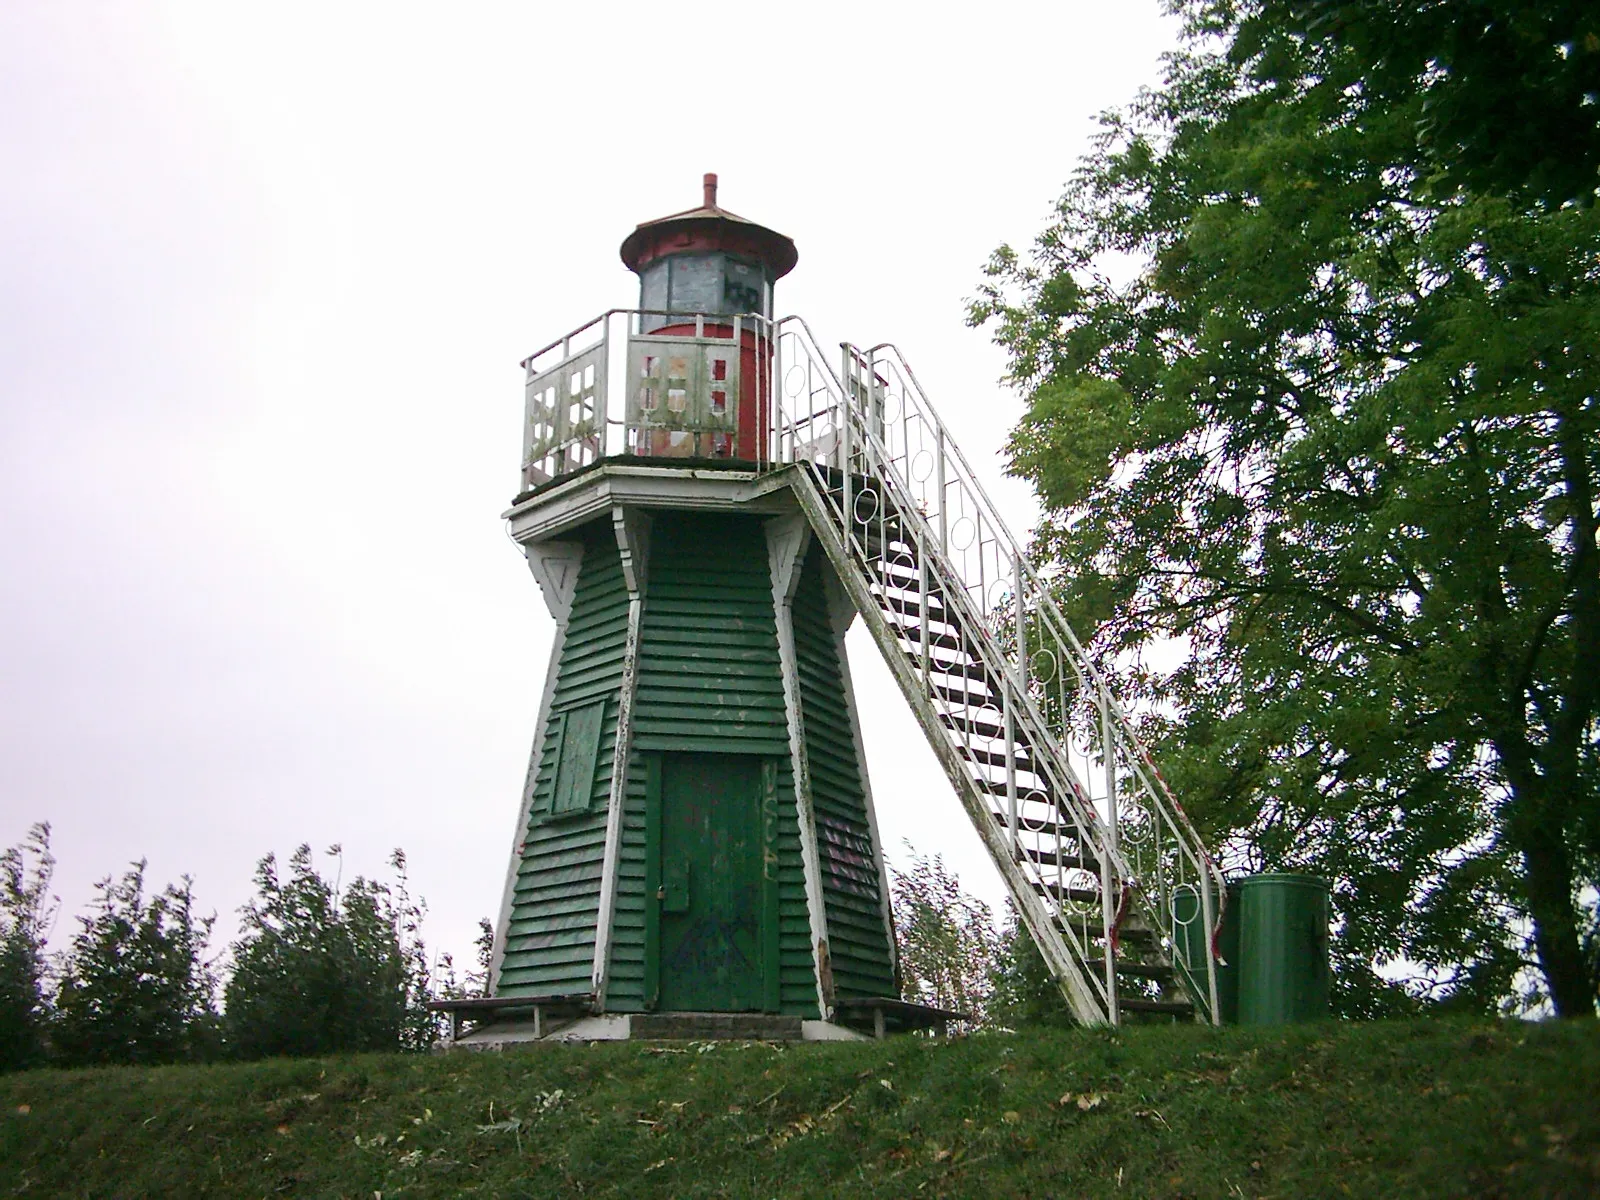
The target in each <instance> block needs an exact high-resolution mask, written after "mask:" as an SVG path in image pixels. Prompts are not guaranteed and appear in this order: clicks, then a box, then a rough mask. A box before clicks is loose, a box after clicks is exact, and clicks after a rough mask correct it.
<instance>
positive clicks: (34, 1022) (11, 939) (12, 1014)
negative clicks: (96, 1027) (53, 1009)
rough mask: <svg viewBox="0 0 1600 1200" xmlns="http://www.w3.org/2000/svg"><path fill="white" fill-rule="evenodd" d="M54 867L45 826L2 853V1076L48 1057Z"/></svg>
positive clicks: (0, 869) (0, 1003)
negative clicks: (49, 942)
mask: <svg viewBox="0 0 1600 1200" xmlns="http://www.w3.org/2000/svg"><path fill="white" fill-rule="evenodd" d="M55 865H56V860H55V858H54V857H52V855H51V854H50V826H49V825H47V824H43V823H41V824H38V825H35V826H33V827H32V828H31V829H29V830H28V836H27V837H26V838H24V839H23V840H22V842H21V843H20V844H19V845H16V846H12V847H10V848H8V849H7V850H6V851H5V853H3V854H0V1071H7V1070H15V1069H17V1068H19V1067H28V1066H32V1065H34V1064H35V1063H38V1062H40V1061H41V1060H42V1059H43V1057H44V1050H45V1044H44V1031H45V1026H46V1024H47V1022H48V1019H49V1006H48V1004H47V1003H46V997H45V992H44V974H45V970H44V968H45V950H44V946H45V937H46V936H47V935H48V933H49V931H50V926H51V925H52V924H54V922H55V914H56V909H57V902H56V900H55V898H54V897H52V896H51V895H50V894H49V893H50V877H51V875H52V874H53V873H54V871H55Z"/></svg>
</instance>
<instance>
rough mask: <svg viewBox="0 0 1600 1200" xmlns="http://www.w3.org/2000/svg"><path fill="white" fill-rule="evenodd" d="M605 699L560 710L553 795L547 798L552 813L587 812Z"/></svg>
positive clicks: (597, 755) (598, 750) (603, 718)
mask: <svg viewBox="0 0 1600 1200" xmlns="http://www.w3.org/2000/svg"><path fill="white" fill-rule="evenodd" d="M605 715H606V702H605V701H604V700H596V701H595V702H594V703H593V704H585V705H582V706H580V707H578V708H571V709H568V710H567V711H566V712H564V713H562V714H561V746H560V749H559V750H558V751H557V760H556V786H555V795H554V796H553V797H552V798H551V802H550V812H551V815H552V816H560V815H561V814H562V813H575V812H588V811H589V802H590V798H591V794H592V793H593V791H594V769H595V762H596V759H597V758H598V757H599V754H600V730H601V727H602V726H603V725H604V723H605Z"/></svg>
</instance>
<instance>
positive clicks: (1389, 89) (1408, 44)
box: [1236, 0, 1600, 207]
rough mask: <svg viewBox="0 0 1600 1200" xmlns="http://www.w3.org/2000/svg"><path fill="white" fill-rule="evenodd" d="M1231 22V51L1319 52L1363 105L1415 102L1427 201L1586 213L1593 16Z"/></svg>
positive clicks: (1563, 11)
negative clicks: (1292, 47) (1481, 198)
mask: <svg viewBox="0 0 1600 1200" xmlns="http://www.w3.org/2000/svg"><path fill="white" fill-rule="evenodd" d="M1241 16H1242V19H1241V21H1240V27H1239V28H1240V37H1239V40H1238V42H1237V43H1236V49H1245V50H1248V48H1249V47H1250V46H1251V45H1252V44H1253V43H1254V41H1255V39H1256V38H1257V37H1258V36H1260V37H1262V38H1263V39H1264V40H1266V41H1271V40H1273V39H1274V38H1276V37H1279V36H1281V35H1282V34H1284V33H1288V34H1291V35H1293V36H1296V37H1300V38H1307V39H1314V40H1318V41H1322V42H1326V43H1328V44H1331V45H1335V46H1338V47H1340V48H1342V49H1344V50H1347V51H1349V52H1351V53H1352V54H1353V55H1354V56H1355V58H1356V60H1357V61H1359V62H1360V63H1361V64H1362V66H1363V72H1362V77H1361V81H1360V86H1361V88H1362V90H1363V91H1364V92H1365V94H1366V95H1367V96H1368V97H1370V98H1371V100H1372V101H1374V102H1376V103H1379V104H1382V105H1385V106H1393V105H1406V106H1408V107H1409V105H1410V102H1411V101H1412V100H1413V99H1416V100H1420V102H1421V103H1420V107H1419V109H1418V114H1419V125H1418V146H1419V148H1420V149H1421V151H1422V152H1423V154H1424V156H1425V161H1426V164H1427V166H1428V168H1429V177H1428V178H1427V179H1426V180H1424V181H1423V182H1424V183H1425V184H1426V185H1427V187H1428V189H1429V190H1430V191H1431V192H1432V193H1433V194H1434V195H1435V196H1440V195H1447V194H1449V193H1452V192H1457V191H1463V192H1473V193H1480V194H1482V193H1488V194H1512V195H1516V196H1518V197H1520V198H1522V199H1524V200H1527V201H1531V202H1536V203H1540V204H1544V205H1547V206H1551V207H1555V206H1559V205H1561V204H1563V203H1579V204H1586V205H1587V204H1592V203H1593V202H1594V197H1595V190H1596V187H1597V186H1600V16H1597V15H1596V10H1595V6H1594V5H1593V4H1591V3H1584V2H1581V0H1467V2H1465V3H1462V2H1460V0H1457V2H1454V3H1449V4H1443V3H1416V2H1412V3H1396V2H1395V0H1264V2H1263V3H1262V4H1261V5H1260V6H1259V9H1254V10H1252V9H1251V8H1246V9H1243V10H1241ZM1258 30H1259V34H1258ZM1267 69H1268V70H1270V69H1271V68H1270V67H1268V68H1267Z"/></svg>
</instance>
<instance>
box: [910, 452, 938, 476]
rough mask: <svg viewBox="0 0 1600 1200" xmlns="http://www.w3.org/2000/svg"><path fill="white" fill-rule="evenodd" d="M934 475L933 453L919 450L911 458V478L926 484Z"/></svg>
mask: <svg viewBox="0 0 1600 1200" xmlns="http://www.w3.org/2000/svg"><path fill="white" fill-rule="evenodd" d="M932 474H933V451H931V450H918V451H917V452H916V453H915V454H914V455H912V456H911V478H913V479H915V480H916V481H917V482H918V483H926V482H927V480H928V476H929V475H932Z"/></svg>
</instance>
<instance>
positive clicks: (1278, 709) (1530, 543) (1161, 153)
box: [972, 0, 1600, 1015]
mask: <svg viewBox="0 0 1600 1200" xmlns="http://www.w3.org/2000/svg"><path fill="white" fill-rule="evenodd" d="M1307 7H1308V6H1307V5H1300V6H1298V7H1297V6H1296V5H1294V4H1290V3H1287V2H1286V3H1284V4H1278V3H1271V2H1269V0H1245V2H1240V3H1230V2H1227V0H1214V2H1212V0H1189V2H1188V3H1185V4H1182V5H1181V6H1179V10H1180V11H1181V12H1182V13H1183V15H1184V17H1185V22H1186V33H1187V41H1186V44H1185V48H1184V49H1183V50H1182V51H1180V52H1178V53H1176V54H1174V55H1172V56H1171V57H1170V58H1169V59H1168V60H1167V66H1166V77H1165V81H1164V84H1163V85H1162V86H1161V87H1160V88H1159V89H1156V90H1153V91H1150V92H1147V93H1145V94H1143V95H1141V96H1140V97H1138V98H1137V99H1136V100H1135V101H1134V102H1133V103H1132V104H1131V105H1130V106H1129V107H1128V108H1126V109H1124V110H1122V111H1118V112H1114V113H1111V114H1108V115H1107V116H1106V117H1105V118H1104V128H1103V131H1102V134H1101V136H1100V138H1099V140H1098V142H1097V143H1096V146H1095V148H1094V150H1093V151H1092V153H1091V154H1090V155H1089V156H1087V158H1086V159H1085V160H1084V161H1083V163H1082V164H1081V165H1080V167H1079V169H1078V171H1077V173H1076V175H1075V176H1074V178H1073V181H1072V183H1071V184H1070V186H1069V188H1068V190H1067V192H1066V194H1065V195H1064V196H1063V197H1062V199H1061V201H1060V204H1059V206H1058V209H1057V214H1056V219H1055V220H1054V222H1053V223H1052V224H1051V225H1050V227H1049V228H1047V229H1046V230H1045V232H1044V233H1043V234H1042V235H1041V236H1040V238H1039V239H1038V241H1037V243H1036V244H1035V246H1034V248H1033V250H1032V252H1031V254H1029V255H1027V256H1022V255H1018V254H1017V253H1015V252H1014V251H1012V250H1011V249H1009V248H1008V247H1002V248H1001V249H1000V250H999V251H997V252H996V254H995V256H994V258H993V260H992V261H991V263H990V266H989V268H988V274H989V279H988V281H987V282H986V284H985V285H984V287H983V288H982V290H981V292H980V294H979V296H978V298H977V300H976V301H975V303H974V305H973V309H972V318H973V320H974V321H975V322H978V323H983V322H993V324H994V331H995V335H996V338H997V340H998V341H999V342H1000V343H1001V344H1002V345H1003V346H1004V347H1006V349H1007V350H1008V351H1009V354H1010V366H1009V377H1010V379H1011V380H1012V381H1013V382H1014V383H1015V384H1017V385H1018V386H1020V387H1021V388H1022V389H1023V390H1024V391H1025V392H1026V394H1027V397H1028V408H1027V412H1026V414H1025V415H1024V417H1023V419H1022V421H1021V423H1020V424H1019V425H1018V426H1017V428H1016V430H1015V431H1014V433H1013V436H1012V439H1011V442H1010V468H1011V470H1012V471H1014V472H1015V473H1017V474H1019V475H1022V476H1024V477H1026V478H1028V479H1030V480H1031V481H1032V482H1033V483H1034V484H1035V486H1036V487H1037V489H1038V492H1039V494H1040V497H1041V499H1042V501H1043V503H1044V504H1045V506H1046V514H1047V515H1046V519H1045V520H1044V522H1043V524H1042V525H1041V528H1040V530H1039V532H1038V550H1039V552H1040V554H1041V555H1042V556H1043V557H1045V558H1047V559H1049V560H1053V561H1054V562H1055V563H1057V564H1059V567H1060V570H1059V574H1058V576H1057V580H1058V585H1059V593H1060V599H1061V602H1062V603H1063V605H1064V606H1065V609H1066V612H1067V615H1068V618H1069V620H1071V621H1072V623H1073V624H1074V626H1075V627H1076V628H1077V629H1078V630H1079V631H1080V633H1089V632H1092V633H1093V637H1092V639H1091V640H1090V642H1089V649H1090V652H1091V653H1092V654H1094V655H1095V656H1096V657H1097V658H1098V659H1099V660H1100V661H1101V662H1102V663H1103V664H1104V665H1106V666H1107V667H1108V668H1110V667H1113V666H1114V667H1115V668H1116V669H1117V671H1118V673H1119V674H1120V675H1121V676H1122V678H1124V679H1125V680H1126V681H1127V690H1128V692H1129V697H1128V698H1129V699H1130V700H1131V701H1133V702H1134V703H1135V704H1136V705H1137V707H1138V708H1139V710H1140V711H1141V712H1143V713H1144V714H1145V716H1144V720H1145V722H1146V726H1147V732H1148V733H1149V735H1150V736H1151V738H1152V739H1153V740H1155V741H1157V742H1158V743H1159V745H1160V753H1161V757H1162V759H1163V762H1164V765H1165V766H1166V767H1167V768H1168V770H1169V773H1170V777H1171V779H1172V781H1173V784H1174V786H1175V789H1176V790H1177V792H1178V794H1179V795H1180V796H1182V797H1183V799H1184V803H1185V806H1186V808H1188V810H1189V811H1190V813H1191V815H1192V816H1193V817H1195V818H1196V819H1197V820H1198V821H1199V823H1200V824H1201V826H1202V828H1203V829H1204V830H1205V831H1206V832H1207V833H1208V834H1209V835H1210V837H1211V838H1212V839H1213V840H1214V841H1220V842H1221V843H1222V845H1223V848H1224V853H1225V855H1226V856H1227V857H1228V858H1229V860H1230V861H1231V862H1232V863H1233V864H1234V865H1235V866H1238V867H1243V868H1250V869H1262V868H1267V869H1294V870H1307V871H1313V872H1317V873H1319V874H1323V875H1326V876H1328V877H1329V878H1331V879H1332V880H1333V881H1334V884H1335V890H1334V902H1335V908H1336V913H1337V918H1338V920H1337V926H1336V930H1335V954H1336V969H1337V975H1336V1001H1337V1003H1338V1004H1339V1006H1340V1008H1341V1010H1342V1011H1345V1012H1348V1013H1364V1014H1372V1013H1378V1012H1384V1011H1393V1010H1394V1009H1396V1008H1402V1009H1403V1008H1408V1007H1410V1006H1413V1005H1414V1004H1415V1003H1417V1002H1418V1001H1420V1000H1425V999H1449V1000H1450V1001H1452V1002H1453V1003H1455V1004H1458V1005H1465V1006H1468V1007H1472V1008H1476V1009H1489V1008H1494V1007H1497V1006H1510V1007H1520V1006H1525V1005H1528V1004H1537V1003H1540V1002H1542V1001H1545V1000H1548V1002H1549V1003H1550V1004H1551V1005H1552V1006H1553V1008H1554V1010H1555V1011H1556V1012H1557V1013H1559V1014H1563V1015H1584V1014H1590V1015H1592V1014H1593V1012H1594V1009H1595V1001H1596V991H1597V982H1600V916H1597V912H1596V886H1597V884H1600V721H1597V689H1600V550H1597V546H1596V531H1597V528H1600V518H1597V509H1596V503H1597V498H1600V410H1597V398H1596V393H1597V384H1600V355H1597V349H1596V348H1597V346H1600V338H1597V336H1596V335H1597V333H1600V216H1597V212H1596V208H1595V207H1594V206H1592V205H1587V206H1585V205H1568V206H1565V207H1559V208H1558V207H1553V206H1551V205H1549V204H1547V203H1544V202H1543V201H1542V200H1541V199H1539V198H1538V197H1537V196H1533V197H1531V198H1530V197H1528V196H1522V198H1519V196H1520V195H1521V193H1519V192H1518V191H1517V190H1516V189H1512V188H1507V189H1505V190H1504V192H1503V194H1490V193H1483V192H1474V191H1472V190H1470V188H1468V187H1467V186H1466V185H1465V184H1462V185H1461V186H1459V187H1455V188H1453V189H1443V188H1440V187H1438V186H1437V177H1438V175H1439V172H1440V171H1441V170H1442V169H1449V170H1455V169H1456V167H1457V166H1459V167H1460V169H1461V172H1462V173H1461V174H1460V175H1459V178H1460V179H1462V180H1465V181H1467V182H1469V183H1470V182H1474V181H1476V180H1477V179H1478V178H1479V177H1478V176H1477V175H1474V174H1473V172H1474V171H1476V170H1477V169H1478V168H1477V167H1475V166H1472V165H1471V161H1470V155H1467V156H1465V157H1462V156H1457V157H1454V158H1452V157H1450V155H1451V154H1452V153H1453V151H1451V150H1450V148H1449V146H1448V145H1446V144H1445V143H1444V142H1441V141H1440V140H1439V138H1438V137H1437V136H1434V135H1430V134H1428V133H1427V131H1428V130H1429V129H1430V128H1431V127H1430V126H1429V125H1428V124H1427V121H1428V119H1429V111H1430V110H1429V108H1428V105H1429V103H1430V102H1431V101H1432V100H1433V99H1435V98H1436V97H1435V96H1434V95H1430V91H1429V88H1430V86H1431V84H1430V81H1432V80H1434V78H1435V74H1436V72H1435V69H1434V68H1433V67H1430V66H1427V65H1426V64H1427V63H1433V62H1435V61H1436V60H1435V59H1434V58H1429V57H1426V56H1425V57H1424V58H1422V59H1418V58H1416V57H1415V56H1413V57H1412V58H1411V59H1409V60H1407V61H1410V62H1412V63H1413V73H1414V75H1415V79H1414V86H1412V87H1411V88H1410V89H1409V90H1408V89H1406V88H1402V87H1399V86H1398V85H1397V84H1394V82H1393V79H1392V78H1390V77H1388V76H1386V77H1385V78H1386V79H1387V80H1388V83H1386V85H1385V87H1384V88H1381V89H1374V88H1372V87H1370V86H1369V81H1370V80H1371V79H1372V78H1374V77H1375V68H1374V64H1373V62H1372V60H1371V54H1372V53H1373V52H1374V46H1373V45H1372V44H1369V43H1367V42H1363V41H1362V40H1361V39H1358V38H1355V37H1354V36H1353V35H1351V36H1348V37H1345V38H1342V39H1341V38H1336V37H1332V36H1328V37H1307V36H1306V34H1305V28H1304V26H1303V25H1297V24H1296V22H1295V21H1294V20H1290V19H1288V18H1287V17H1285V13H1286V12H1288V11H1289V10H1290V9H1296V11H1299V10H1303V9H1306V8H1307ZM1309 7H1317V6H1316V5H1310V6H1309ZM1350 7H1351V8H1358V7H1363V6H1360V5H1352V6H1350ZM1365 7H1369V8H1370V7H1373V6H1365ZM1382 7H1383V8H1384V9H1386V10H1392V11H1393V12H1396V13H1399V12H1402V11H1405V12H1410V11H1412V8H1414V9H1415V10H1416V11H1418V12H1421V11H1422V10H1423V9H1424V8H1426V9H1427V10H1428V11H1430V12H1431V11H1434V10H1442V9H1451V8H1455V9H1460V8H1465V7H1471V6H1447V5H1429V6H1421V5H1418V6H1411V7H1410V8H1405V9H1402V6H1398V5H1393V4H1386V5H1383V6H1382ZM1584 45H1585V47H1587V42H1586V41H1585V42H1584ZM1585 53H1587V49H1585ZM1418 62H1422V63H1424V65H1423V66H1421V67H1417V66H1416V65H1415V64H1416V63H1418ZM1396 70H1399V69H1398V68H1396ZM1403 74H1404V72H1403V71H1402V72H1400V75H1403ZM1397 77H1398V76H1397ZM1591 113H1592V110H1591ZM1453 119H1454V118H1453ZM1462 119H1464V118H1462ZM1452 136H1455V137H1457V139H1458V140H1459V138H1460V137H1463V136H1465V135H1464V134H1459V131H1458V134H1457V135H1452ZM1430 138H1431V140H1429V139H1430ZM1441 154H1442V155H1443V156H1444V158H1443V159H1441V157H1440V156H1441ZM1509 161H1510V160H1505V161H1504V162H1501V163H1500V166H1499V167H1497V168H1496V170H1500V171H1504V170H1510V167H1509V166H1507V163H1509ZM1441 163H1443V166H1441ZM1528 183H1529V187H1530V188H1531V189H1532V191H1533V192H1534V193H1539V192H1541V191H1542V190H1543V185H1542V184H1539V183H1538V181H1537V180H1536V179H1530V180H1529V181H1528ZM1560 190H1563V189H1559V188H1558V189H1557V191H1560Z"/></svg>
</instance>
